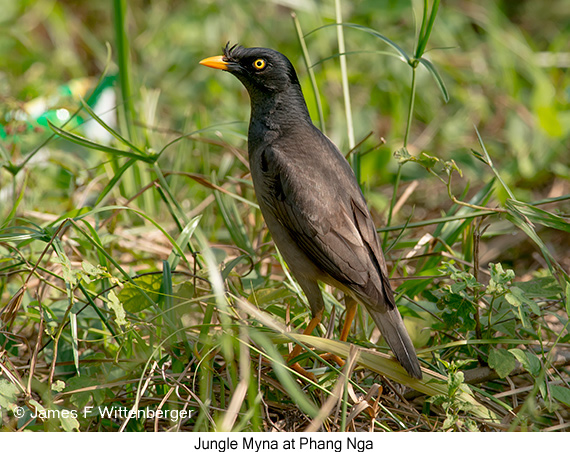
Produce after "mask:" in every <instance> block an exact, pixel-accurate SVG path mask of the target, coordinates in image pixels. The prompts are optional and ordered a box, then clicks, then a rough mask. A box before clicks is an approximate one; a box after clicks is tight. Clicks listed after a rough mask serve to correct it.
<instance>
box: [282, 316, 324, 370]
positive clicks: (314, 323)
mask: <svg viewBox="0 0 570 452" xmlns="http://www.w3.org/2000/svg"><path fill="white" fill-rule="evenodd" d="M322 317H323V315H322V313H319V314H317V315H316V316H315V317H313V318H312V319H311V321H310V322H309V324H308V325H307V328H305V331H303V334H311V333H312V332H313V330H314V329H315V328H316V326H317V325H318V324H319V323H321V319H322ZM302 349H303V347H301V346H300V345H299V344H297V345H295V348H294V349H293V351H292V352H291V353H290V354H289V358H288V359H287V361H291V360H292V359H293V358H296V357H297V356H299V353H301V350H302ZM291 369H293V370H295V371H297V372H298V373H300V374H301V375H304V376H305V377H307V378H309V379H310V380H313V381H316V378H315V376H314V375H313V374H312V373H311V372H307V371H306V370H305V369H303V368H302V367H301V366H300V365H299V363H294V364H291Z"/></svg>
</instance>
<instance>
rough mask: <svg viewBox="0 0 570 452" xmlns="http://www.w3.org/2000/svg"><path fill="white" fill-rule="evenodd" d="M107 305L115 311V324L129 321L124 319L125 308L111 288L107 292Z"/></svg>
mask: <svg viewBox="0 0 570 452" xmlns="http://www.w3.org/2000/svg"><path fill="white" fill-rule="evenodd" d="M107 306H109V308H111V309H112V310H113V312H114V313H115V322H116V323H117V325H119V326H123V325H128V323H129V322H128V321H127V320H126V314H125V308H124V307H123V304H122V303H121V301H120V300H119V298H118V297H117V295H115V292H113V291H112V290H111V291H109V293H108V294H107Z"/></svg>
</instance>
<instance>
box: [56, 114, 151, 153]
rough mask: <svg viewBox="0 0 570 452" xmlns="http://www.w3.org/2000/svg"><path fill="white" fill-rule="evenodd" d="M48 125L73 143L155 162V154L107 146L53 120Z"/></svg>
mask: <svg viewBox="0 0 570 452" xmlns="http://www.w3.org/2000/svg"><path fill="white" fill-rule="evenodd" d="M48 125H49V127H50V129H52V130H53V131H54V132H55V133H56V134H57V135H59V136H60V137H62V138H65V139H66V140H68V141H71V142H72V143H75V144H78V145H79V146H84V147H86V148H89V149H93V150H95V151H101V152H106V153H108V154H111V155H113V156H115V157H130V158H133V159H136V160H141V161H143V162H146V163H153V162H154V161H155V160H156V157H155V156H152V157H150V156H144V155H139V154H134V153H132V152H127V151H121V150H119V149H116V148H112V147H110V146H105V145H104V144H100V143H97V142H95V141H91V140H88V139H87V138H84V137H82V136H80V135H76V134H74V133H71V132H68V131H66V130H63V129H60V128H59V127H57V126H56V125H55V124H53V123H52V122H51V121H48Z"/></svg>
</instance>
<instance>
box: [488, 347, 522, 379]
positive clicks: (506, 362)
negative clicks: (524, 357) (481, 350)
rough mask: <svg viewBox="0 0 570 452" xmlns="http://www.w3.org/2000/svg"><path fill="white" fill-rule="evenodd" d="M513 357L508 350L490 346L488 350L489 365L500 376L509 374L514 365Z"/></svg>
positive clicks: (503, 376)
mask: <svg viewBox="0 0 570 452" xmlns="http://www.w3.org/2000/svg"><path fill="white" fill-rule="evenodd" d="M516 364H517V362H516V360H515V357H514V356H513V355H512V354H511V353H509V351H508V350H505V349H502V348H492V349H491V351H490V352H489V367H490V368H491V369H494V370H495V371H496V372H497V375H499V377H501V378H505V377H506V376H507V375H509V374H510V373H511V372H512V371H513V370H514V369H515V366H516Z"/></svg>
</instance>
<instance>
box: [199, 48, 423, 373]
mask: <svg viewBox="0 0 570 452" xmlns="http://www.w3.org/2000/svg"><path fill="white" fill-rule="evenodd" d="M200 64H203V65H204V66H208V67H212V68H215V69H222V70H224V71H227V72H230V73H232V74H233V75H235V76H236V77H237V78H238V79H239V80H240V81H241V82H242V83H243V85H244V86H245V87H246V89H247V91H248V93H249V96H250V99H251V118H250V123H249V132H248V151H249V164H250V170H251V175H252V179H253V186H254V189H255V193H256V196H257V201H258V203H259V207H260V208H261V213H262V214H263V217H264V219H265V222H266V223H267V226H268V228H269V231H270V232H271V235H272V237H273V240H274V241H275V244H276V245H277V247H278V248H279V251H280V252H281V254H282V255H283V257H284V258H285V261H286V262H287V264H288V265H289V268H290V270H291V272H292V274H293V275H294V276H295V278H296V279H297V281H298V282H299V284H300V286H301V287H302V289H303V291H304V292H305V295H306V296H307V299H308V300H309V303H310V305H311V311H312V315H313V318H312V320H311V322H310V323H309V325H308V326H307V328H306V329H305V331H304V333H305V334H310V333H311V331H312V330H313V329H314V328H315V326H317V325H318V323H319V322H320V321H321V319H322V316H323V311H324V302H323V297H322V294H321V290H320V288H319V285H318V281H323V282H324V283H326V284H329V285H332V286H335V287H337V288H339V289H341V290H342V291H343V292H344V293H345V294H346V295H347V296H348V297H347V300H348V301H347V303H346V304H347V313H346V321H345V326H344V328H343V330H342V333H341V337H340V339H341V340H343V341H344V340H346V337H347V336H348V332H349V329H350V324H351V322H352V319H353V317H354V314H355V312H356V303H355V302H354V300H356V301H358V302H360V303H362V305H364V306H365V307H366V310H367V311H368V313H369V314H370V315H371V316H372V318H373V319H374V322H375V323H376V325H377V326H378V328H379V329H380V332H381V333H382V335H383V337H384V339H385V340H386V342H387V343H388V345H389V346H390V348H391V349H392V351H393V352H394V354H395V355H396V358H397V359H398V361H399V362H400V363H401V364H402V366H403V367H404V368H405V369H406V371H407V372H408V373H409V374H410V375H411V376H412V377H414V378H418V379H419V378H421V377H422V371H421V369H420V364H419V361H418V358H417V356H416V353H415V350H414V346H413V344H412V341H411V340H410V336H409V335H408V332H407V331H406V327H405V326H404V322H403V321H402V317H401V316H400V313H399V312H398V309H397V307H396V304H395V301H394V294H393V292H392V289H391V287H390V282H389V280H388V272H387V269H386V263H385V260H384V255H383V254H382V249H381V247H380V241H379V239H378V235H377V233H376V229H375V226H374V223H373V222H372V218H371V216H370V212H369V210H368V208H367V206H366V201H365V200H364V197H363V195H362V192H361V190H360V187H359V186H358V183H357V181H356V178H355V176H354V173H353V171H352V169H351V167H350V165H349V164H348V162H347V160H346V159H345V157H344V156H343V155H342V154H341V152H340V151H339V150H338V149H337V147H336V146H335V145H334V144H333V143H332V142H331V141H330V140H329V139H328V138H327V137H326V136H325V135H324V134H323V133H322V132H321V131H320V130H319V129H317V128H316V127H315V126H314V125H313V123H312V122H311V118H310V116H309V111H308V110H307V105H306V104H305V99H304V97H303V93H302V91H301V86H300V84H299V80H298V79H297V74H296V73H295V69H294V68H293V65H292V64H291V62H290V61H289V60H288V59H287V58H286V57H285V56H284V55H282V54H281V53H279V52H276V51H275V50H271V49H265V48H259V47H252V48H244V47H241V46H237V45H235V46H233V47H230V46H229V45H227V46H226V47H225V49H224V54H223V55H220V56H215V57H211V58H206V59H204V60H202V61H200ZM299 352H300V348H299V347H298V346H297V347H296V349H295V350H294V351H293V352H292V353H291V355H290V358H292V357H294V356H296V355H297V354H298V353H299Z"/></svg>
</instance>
